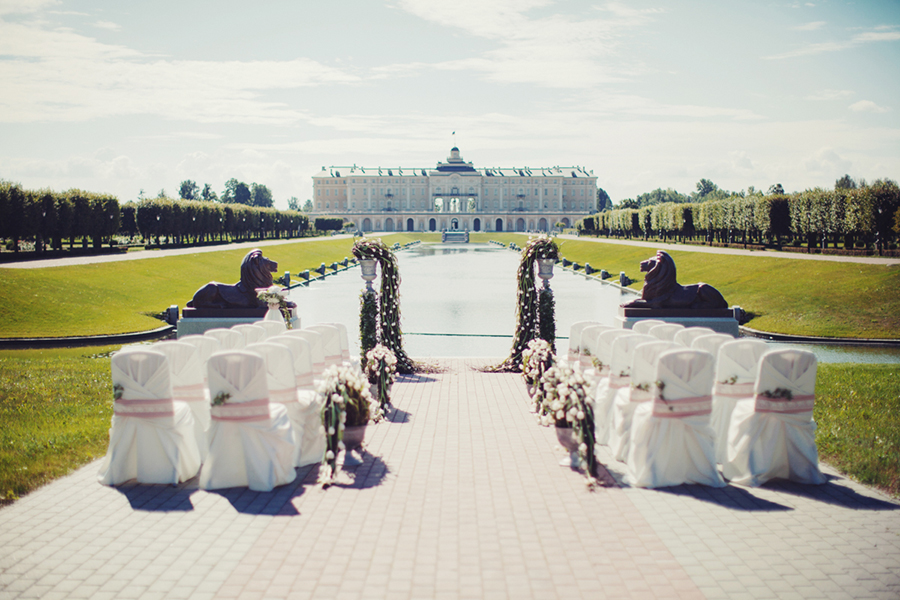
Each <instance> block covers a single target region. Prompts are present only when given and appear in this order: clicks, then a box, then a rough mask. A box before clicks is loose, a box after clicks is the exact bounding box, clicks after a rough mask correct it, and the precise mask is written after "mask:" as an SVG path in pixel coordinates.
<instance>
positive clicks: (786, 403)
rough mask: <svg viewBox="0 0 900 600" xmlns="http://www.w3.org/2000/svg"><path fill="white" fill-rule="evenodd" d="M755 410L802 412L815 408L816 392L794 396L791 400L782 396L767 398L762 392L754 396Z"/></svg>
mask: <svg viewBox="0 0 900 600" xmlns="http://www.w3.org/2000/svg"><path fill="white" fill-rule="evenodd" d="M753 399H754V401H755V403H756V404H755V406H754V411H756V412H765V413H802V412H809V411H811V410H812V409H813V405H814V404H815V402H816V396H815V394H809V395H806V396H794V397H793V399H791V400H784V399H782V398H777V399H776V398H767V397H766V396H763V395H761V394H756V395H755V396H754V398H753Z"/></svg>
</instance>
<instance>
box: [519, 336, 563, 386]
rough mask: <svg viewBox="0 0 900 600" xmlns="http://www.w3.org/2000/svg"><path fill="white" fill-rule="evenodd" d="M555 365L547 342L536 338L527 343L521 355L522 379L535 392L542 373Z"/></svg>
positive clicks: (554, 359)
mask: <svg viewBox="0 0 900 600" xmlns="http://www.w3.org/2000/svg"><path fill="white" fill-rule="evenodd" d="M555 364H556V356H555V355H554V354H553V349H552V347H551V346H550V344H549V343H548V342H547V340H543V339H540V338H536V339H533V340H531V341H530V342H528V347H527V348H525V351H524V352H523V353H522V377H523V378H524V379H525V384H526V385H527V386H528V387H529V388H531V389H532V390H535V388H537V386H538V384H539V383H540V381H541V377H543V376H544V372H545V371H547V370H548V369H549V368H551V367H552V366H554V365H555Z"/></svg>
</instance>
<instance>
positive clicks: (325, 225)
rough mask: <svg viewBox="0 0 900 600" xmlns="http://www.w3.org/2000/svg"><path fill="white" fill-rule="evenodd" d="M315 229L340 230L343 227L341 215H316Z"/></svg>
mask: <svg viewBox="0 0 900 600" xmlns="http://www.w3.org/2000/svg"><path fill="white" fill-rule="evenodd" d="M315 224H316V231H340V230H341V229H343V228H344V219H342V218H341V217H316V222H315Z"/></svg>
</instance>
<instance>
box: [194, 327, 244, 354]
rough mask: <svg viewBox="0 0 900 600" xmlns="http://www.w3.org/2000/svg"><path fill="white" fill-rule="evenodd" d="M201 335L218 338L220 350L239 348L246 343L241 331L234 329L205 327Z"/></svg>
mask: <svg viewBox="0 0 900 600" xmlns="http://www.w3.org/2000/svg"><path fill="white" fill-rule="evenodd" d="M203 335H205V336H206V337H211V338H213V339H216V340H218V341H219V344H221V345H222V351H226V350H240V349H241V348H243V347H244V346H245V345H246V344H245V343H244V336H243V335H241V332H239V331H235V330H234V329H226V328H224V327H216V328H215V329H207V330H206V331H205V332H204V333H203Z"/></svg>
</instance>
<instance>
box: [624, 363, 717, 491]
mask: <svg viewBox="0 0 900 600" xmlns="http://www.w3.org/2000/svg"><path fill="white" fill-rule="evenodd" d="M656 380H657V381H659V382H660V384H662V390H660V388H659V386H657V387H655V391H654V395H653V401H652V402H646V403H643V404H641V405H640V406H638V408H637V410H635V413H634V421H633V423H632V426H631V447H630V448H629V451H628V460H627V464H628V471H627V474H626V479H625V480H626V481H627V482H628V483H629V484H630V485H634V486H637V487H648V488H655V487H665V486H670V485H681V484H683V483H700V484H703V485H709V486H713V487H723V486H724V485H725V481H723V480H722V476H721V475H720V474H719V471H718V469H716V460H715V456H714V454H713V452H714V450H713V431H712V428H710V426H709V414H710V411H711V410H712V398H711V395H710V392H711V391H712V384H713V357H712V354H709V353H708V352H703V351H702V350H691V349H688V348H683V349H679V350H671V351H669V352H665V353H663V354H662V356H660V357H659V360H658V361H657V371H656Z"/></svg>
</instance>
